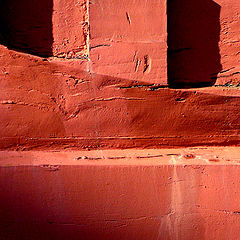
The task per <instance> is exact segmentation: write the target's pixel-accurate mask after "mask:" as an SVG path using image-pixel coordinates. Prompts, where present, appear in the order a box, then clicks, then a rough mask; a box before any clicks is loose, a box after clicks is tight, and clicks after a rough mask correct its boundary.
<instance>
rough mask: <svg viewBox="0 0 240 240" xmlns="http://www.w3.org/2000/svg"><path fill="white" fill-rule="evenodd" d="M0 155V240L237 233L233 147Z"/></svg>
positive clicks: (151, 239) (210, 238)
mask: <svg viewBox="0 0 240 240" xmlns="http://www.w3.org/2000/svg"><path fill="white" fill-rule="evenodd" d="M0 156H1V158H0V166H1V167H0V186H1V187H0V194H1V198H0V203H1V204H0V212H1V218H0V222H1V224H0V229H1V231H0V239H1V240H5V239H8V240H13V239H56V238H57V239H83V240H88V239H116V240H117V239H122V240H124V239H126V240H128V239H141V240H145V239H146V240H157V239H158V240H163V239H169V240H177V239H178V240H194V239H196V240H200V239H207V240H215V239H220V240H226V239H238V237H239V227H240V226H239V212H240V209H239V195H240V190H239V189H240V186H239V178H238V175H239V174H240V166H239V164H240V157H239V148H235V147H229V148H227V147H222V148H189V149H186V148H185V149H163V150H156V149H155V150H154V149H152V150H150V149H149V150H137V149H135V150H134V149H133V150H106V151H101V150H98V151H74V152H69V151H67V152H63V151H59V152H49V151H46V152H43V151H41V152H37V151H29V152H28V151H27V152H15V151H14V152H1V154H0Z"/></svg>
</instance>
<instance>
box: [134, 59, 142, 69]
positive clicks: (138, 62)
mask: <svg viewBox="0 0 240 240" xmlns="http://www.w3.org/2000/svg"><path fill="white" fill-rule="evenodd" d="M140 63H141V60H139V59H137V61H136V65H135V72H137V71H138V68H139V65H140Z"/></svg>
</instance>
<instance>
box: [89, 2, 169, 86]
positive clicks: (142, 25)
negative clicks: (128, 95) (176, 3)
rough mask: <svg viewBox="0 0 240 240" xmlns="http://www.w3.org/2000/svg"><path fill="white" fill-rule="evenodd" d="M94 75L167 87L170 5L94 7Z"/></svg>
mask: <svg viewBox="0 0 240 240" xmlns="http://www.w3.org/2000/svg"><path fill="white" fill-rule="evenodd" d="M89 21H90V59H91V63H92V65H91V71H93V72H94V73H97V74H103V75H109V76H113V77H120V78H126V79H129V80H138V81H145V82H148V83H161V84H163V85H167V14H166V1H158V0H153V1H151V2H149V1H146V0H144V1H143V0H137V1H121V0H115V1H111V0H106V1H101V0H97V1H94V2H93V3H92V4H90V16H89Z"/></svg>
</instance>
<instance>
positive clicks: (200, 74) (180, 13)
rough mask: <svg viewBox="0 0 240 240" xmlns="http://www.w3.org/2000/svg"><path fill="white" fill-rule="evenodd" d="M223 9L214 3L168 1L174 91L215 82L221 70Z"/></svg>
mask: <svg viewBox="0 0 240 240" xmlns="http://www.w3.org/2000/svg"><path fill="white" fill-rule="evenodd" d="M220 10H221V7H220V6H219V5H218V4H217V3H215V2H213V1H212V0H168V7H167V14H168V82H169V85H170V86H171V87H173V88H181V87H204V86H211V85H213V84H214V83H215V81H216V77H217V74H218V73H219V72H220V71H221V70H222V66H221V62H220V60H221V59H220V53H219V46H218V42H219V39H220V20H219V17H220Z"/></svg>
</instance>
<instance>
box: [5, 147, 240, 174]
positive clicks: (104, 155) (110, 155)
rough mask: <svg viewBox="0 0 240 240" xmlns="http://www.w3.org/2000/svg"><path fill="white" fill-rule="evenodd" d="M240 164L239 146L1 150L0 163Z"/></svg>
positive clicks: (51, 166) (54, 166) (48, 166)
mask: <svg viewBox="0 0 240 240" xmlns="http://www.w3.org/2000/svg"><path fill="white" fill-rule="evenodd" d="M61 165H65V166H71V165H75V166H162V165H181V166H183V167H184V166H187V165H240V157H239V147H192V148H175V149H125V150H92V151H1V152H0V167H11V166H40V167H43V168H46V169H48V170H52V171H56V170H58V169H59V166H61Z"/></svg>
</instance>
